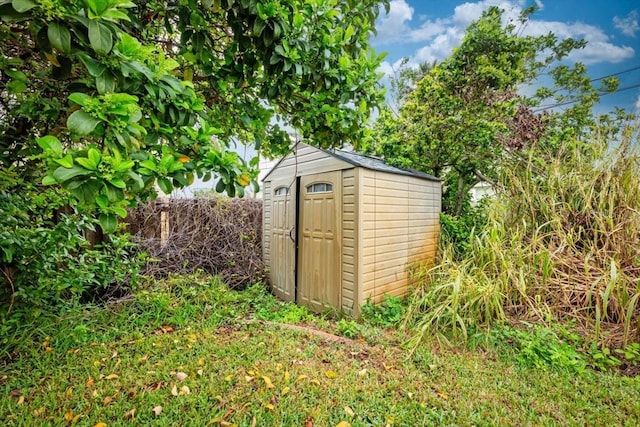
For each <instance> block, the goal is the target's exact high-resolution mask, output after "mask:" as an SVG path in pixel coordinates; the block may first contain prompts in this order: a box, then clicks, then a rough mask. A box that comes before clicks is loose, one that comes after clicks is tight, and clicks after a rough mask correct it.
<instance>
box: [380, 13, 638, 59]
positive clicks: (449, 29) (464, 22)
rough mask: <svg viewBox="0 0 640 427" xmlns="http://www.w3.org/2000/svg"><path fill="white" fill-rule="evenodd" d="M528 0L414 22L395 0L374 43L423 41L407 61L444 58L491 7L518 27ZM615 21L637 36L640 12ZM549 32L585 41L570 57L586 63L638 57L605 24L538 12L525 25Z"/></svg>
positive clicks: (527, 32)
mask: <svg viewBox="0 0 640 427" xmlns="http://www.w3.org/2000/svg"><path fill="white" fill-rule="evenodd" d="M528 3H529V2H528V1H526V0H481V1H475V2H473V1H468V2H466V3H463V4H460V5H458V6H456V7H455V9H454V10H453V13H452V14H451V15H450V16H448V17H444V18H440V19H428V17H424V16H423V17H417V18H416V19H415V20H414V9H413V8H412V7H411V6H410V5H409V4H408V3H407V1H406V0H392V1H391V2H390V6H391V7H390V12H389V14H388V15H386V16H384V17H383V18H381V19H380V20H379V21H378V24H377V28H378V36H377V37H376V38H375V39H374V40H373V42H374V43H375V44H377V45H391V44H396V46H397V45H403V44H417V43H422V46H418V47H416V48H415V50H414V53H413V55H412V57H411V61H410V64H409V65H412V64H416V63H419V62H424V61H428V62H432V61H434V60H437V61H442V60H443V59H444V58H446V57H448V56H449V55H450V54H451V51H452V50H453V48H454V47H456V46H457V45H459V44H460V42H461V40H462V38H463V36H464V32H465V29H466V28H467V27H468V26H469V24H471V22H473V21H474V20H477V19H478V18H479V17H480V16H481V15H482V12H483V11H484V10H486V9H487V8H488V7H489V6H498V7H499V8H501V9H503V10H504V11H505V13H504V16H503V19H504V21H505V22H512V23H515V24H516V25H518V17H519V15H520V13H521V12H522V10H523V9H524V7H526V6H527V4H528ZM536 5H537V6H538V7H539V8H543V7H544V4H543V3H542V1H540V0H536ZM418 21H420V22H419V23H418ZM614 23H615V25H616V28H618V29H620V30H621V31H622V32H623V33H625V34H627V35H629V34H634V35H635V32H636V31H638V30H639V29H640V28H639V27H638V13H637V12H636V11H633V12H631V13H630V14H629V15H627V16H626V17H625V18H618V17H616V18H614ZM623 25H624V27H622V26H623ZM623 28H624V29H623ZM549 32H553V33H554V34H555V35H556V36H557V37H558V38H559V39H565V38H569V37H572V38H575V39H585V40H586V41H587V47H585V48H584V49H580V50H578V51H575V52H573V53H572V54H571V55H570V56H569V59H571V60H574V61H580V62H584V63H585V64H596V63H602V62H609V63H618V62H621V61H624V60H626V59H629V58H631V57H633V56H634V55H635V51H634V49H633V48H632V47H629V46H623V45H618V44H615V43H613V42H612V40H611V37H610V36H609V35H607V34H606V33H605V32H604V31H603V30H602V29H601V28H599V27H596V26H594V25H589V24H585V23H582V22H559V21H543V20H537V19H535V14H534V15H533V19H530V20H529V21H528V23H527V24H526V26H525V28H523V29H521V34H523V35H532V36H536V35H543V34H547V33H549Z"/></svg>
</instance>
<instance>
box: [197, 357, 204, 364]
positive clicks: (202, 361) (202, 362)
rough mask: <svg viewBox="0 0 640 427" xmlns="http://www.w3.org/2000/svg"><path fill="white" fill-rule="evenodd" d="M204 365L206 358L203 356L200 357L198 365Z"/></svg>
mask: <svg viewBox="0 0 640 427" xmlns="http://www.w3.org/2000/svg"><path fill="white" fill-rule="evenodd" d="M203 365H204V359H203V358H202V357H201V358H200V359H198V366H203Z"/></svg>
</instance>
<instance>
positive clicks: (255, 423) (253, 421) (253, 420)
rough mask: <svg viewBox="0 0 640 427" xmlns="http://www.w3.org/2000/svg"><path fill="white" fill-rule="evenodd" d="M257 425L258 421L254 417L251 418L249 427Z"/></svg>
mask: <svg viewBox="0 0 640 427" xmlns="http://www.w3.org/2000/svg"><path fill="white" fill-rule="evenodd" d="M257 424H258V419H257V418H256V416H255V415H254V416H253V418H251V427H256V425H257Z"/></svg>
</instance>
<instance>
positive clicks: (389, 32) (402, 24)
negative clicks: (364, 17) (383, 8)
mask: <svg viewBox="0 0 640 427" xmlns="http://www.w3.org/2000/svg"><path fill="white" fill-rule="evenodd" d="M412 19H413V8H412V7H411V6H409V5H408V4H407V2H406V1H405V0H391V2H390V3H389V14H387V15H386V16H384V17H383V18H381V19H380V20H379V21H378V22H377V23H376V29H377V30H378V35H377V36H376V38H375V41H376V42H377V43H378V44H390V43H396V42H399V41H401V40H402V39H403V38H404V37H405V35H406V34H407V33H408V32H410V31H411V29H410V28H409V26H408V24H407V22H410V21H411V20H412Z"/></svg>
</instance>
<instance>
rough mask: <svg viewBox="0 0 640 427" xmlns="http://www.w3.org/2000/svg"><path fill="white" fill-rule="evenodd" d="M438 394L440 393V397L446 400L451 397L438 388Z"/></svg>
mask: <svg viewBox="0 0 640 427" xmlns="http://www.w3.org/2000/svg"><path fill="white" fill-rule="evenodd" d="M436 394H437V395H438V397H440V398H442V399H444V400H447V399H448V398H449V396H447V394H446V393H444V392H441V391H437V390H436Z"/></svg>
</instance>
